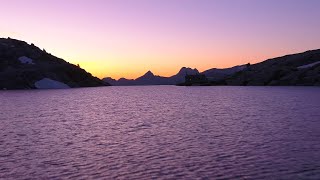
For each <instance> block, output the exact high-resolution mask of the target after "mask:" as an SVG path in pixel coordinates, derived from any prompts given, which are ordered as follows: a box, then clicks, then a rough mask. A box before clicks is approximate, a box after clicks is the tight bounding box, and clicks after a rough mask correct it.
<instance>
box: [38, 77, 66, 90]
mask: <svg viewBox="0 0 320 180" xmlns="http://www.w3.org/2000/svg"><path fill="white" fill-rule="evenodd" d="M34 85H35V87H36V88H37V89H68V88H70V87H69V86H68V85H66V84H64V83H62V82H59V81H55V80H52V79H49V78H43V79H42V80H40V81H37V82H35V83H34Z"/></svg>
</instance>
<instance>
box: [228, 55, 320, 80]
mask: <svg viewBox="0 0 320 180" xmlns="http://www.w3.org/2000/svg"><path fill="white" fill-rule="evenodd" d="M222 84H225V85H241V86H243V85H244V86H246V85H248V86H265V85H266V86H314V85H315V86H320V50H312V51H307V52H304V53H299V54H293V55H286V56H283V57H278V58H274V59H269V60H266V61H263V62H261V63H258V64H254V65H250V66H249V67H248V68H246V69H244V70H243V71H241V72H238V73H236V74H235V75H233V76H232V77H229V78H227V79H225V80H224V81H223V82H222Z"/></svg>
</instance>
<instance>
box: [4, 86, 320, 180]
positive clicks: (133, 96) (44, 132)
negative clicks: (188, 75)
mask: <svg viewBox="0 0 320 180" xmlns="http://www.w3.org/2000/svg"><path fill="white" fill-rule="evenodd" d="M0 100H1V101H0V103H1V104H0V108H1V109H0V123H1V124H0V179H79V178H81V179H87V178H90V179H92V178H93V179H98V178H101V179H155V178H159V179H225V178H226V179H320V153H319V149H320V89H319V88H308V87H175V86H150V87H105V88H87V89H71V90H43V91H36V90H34V91H1V92H0Z"/></svg>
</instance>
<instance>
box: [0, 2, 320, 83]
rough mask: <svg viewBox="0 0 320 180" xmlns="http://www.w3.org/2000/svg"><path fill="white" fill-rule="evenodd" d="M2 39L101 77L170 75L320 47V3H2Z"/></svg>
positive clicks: (222, 66) (0, 15)
mask: <svg viewBox="0 0 320 180" xmlns="http://www.w3.org/2000/svg"><path fill="white" fill-rule="evenodd" d="M0 3H1V5H0V19H1V21H0V30H1V31H0V32H1V37H11V38H15V39H21V40H24V41H27V42H28V43H34V44H35V45H37V46H39V47H40V48H45V49H46V50H47V52H50V53H52V54H54V55H55V56H58V57H60V58H63V59H65V60H66V61H69V62H71V63H74V64H80V66H81V67H82V68H84V69H86V70H87V71H89V72H91V73H92V74H94V75H96V76H98V77H100V78H102V77H106V76H111V77H113V78H120V77H126V78H136V77H138V76H141V75H143V74H144V73H145V72H146V71H148V70H151V71H152V72H154V73H155V74H159V75H163V76H170V75H173V74H175V73H177V71H178V70H179V69H180V68H181V67H183V66H187V67H192V68H197V69H199V70H200V71H203V70H206V69H209V68H213V67H217V68H225V67H230V66H234V65H238V64H244V63H248V62H251V63H255V62H260V61H262V60H265V59H267V58H271V57H276V56H281V55H285V54H290V53H297V52H302V51H305V50H310V49H319V48H320V35H319V33H320V21H319V18H320V10H319V8H320V1H319V0H0Z"/></svg>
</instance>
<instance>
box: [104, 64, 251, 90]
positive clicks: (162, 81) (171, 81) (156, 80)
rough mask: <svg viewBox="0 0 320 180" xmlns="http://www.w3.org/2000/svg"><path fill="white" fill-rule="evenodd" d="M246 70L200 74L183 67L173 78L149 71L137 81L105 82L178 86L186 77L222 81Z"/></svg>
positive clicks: (120, 84)
mask: <svg viewBox="0 0 320 180" xmlns="http://www.w3.org/2000/svg"><path fill="white" fill-rule="evenodd" d="M245 68H246V65H242V66H235V67H232V68H226V69H216V68H213V69H209V70H206V71H204V72H202V73H200V72H199V71H198V70H197V69H192V68H187V67H183V68H181V69H180V71H179V72H178V73H177V74H176V75H173V76H171V77H162V76H157V75H154V74H153V73H152V72H151V71H148V72H147V73H145V74H144V75H143V76H141V77H139V78H137V79H125V78H120V79H119V80H115V79H112V78H110V77H107V78H104V79H103V81H105V82H108V83H110V84H111V85H114V86H134V85H176V84H180V83H184V82H185V76H186V75H199V74H204V75H206V76H207V77H209V78H210V79H213V80H221V79H224V78H226V77H228V76H231V75H233V74H234V73H236V72H239V71H242V70H244V69H245Z"/></svg>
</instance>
